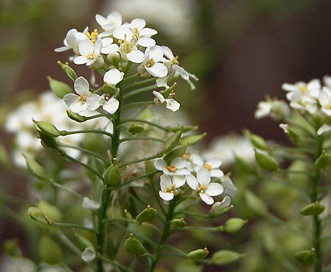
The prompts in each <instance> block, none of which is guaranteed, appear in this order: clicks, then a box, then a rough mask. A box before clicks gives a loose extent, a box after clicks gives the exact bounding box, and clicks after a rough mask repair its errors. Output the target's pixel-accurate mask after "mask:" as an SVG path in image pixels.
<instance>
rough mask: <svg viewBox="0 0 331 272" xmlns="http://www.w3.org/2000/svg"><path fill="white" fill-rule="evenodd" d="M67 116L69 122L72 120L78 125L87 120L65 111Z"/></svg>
mask: <svg viewBox="0 0 331 272" xmlns="http://www.w3.org/2000/svg"><path fill="white" fill-rule="evenodd" d="M66 112H67V115H68V117H69V118H70V119H71V120H74V121H76V122H78V123H82V122H85V121H86V120H87V118H86V117H85V116H81V115H79V114H78V113H75V112H72V111H70V110H67V111H66Z"/></svg>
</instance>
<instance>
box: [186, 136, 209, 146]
mask: <svg viewBox="0 0 331 272" xmlns="http://www.w3.org/2000/svg"><path fill="white" fill-rule="evenodd" d="M206 136H207V133H203V134H200V135H188V136H185V137H183V138H182V139H181V140H180V144H182V145H195V144H197V143H199V142H200V141H201V140H202V139H203V138H205V137H206Z"/></svg>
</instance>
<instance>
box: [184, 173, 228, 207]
mask: <svg viewBox="0 0 331 272" xmlns="http://www.w3.org/2000/svg"><path fill="white" fill-rule="evenodd" d="M186 181H187V184H188V185H189V186H190V187H191V188H192V189H193V190H195V191H196V192H197V193H198V194H199V196H200V198H201V199H202V201H203V202H205V203H206V204H208V205H212V204H213V203H214V199H213V198H212V196H218V195H220V194H222V193H223V186H222V185H221V184H219V183H216V182H210V181H211V177H210V174H209V171H208V170H207V169H205V168H202V169H200V170H199V171H198V173H197V177H195V176H193V175H187V177H186Z"/></svg>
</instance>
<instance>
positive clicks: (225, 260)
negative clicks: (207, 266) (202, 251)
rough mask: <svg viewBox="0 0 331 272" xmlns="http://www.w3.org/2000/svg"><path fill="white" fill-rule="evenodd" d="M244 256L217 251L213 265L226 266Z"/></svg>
mask: <svg viewBox="0 0 331 272" xmlns="http://www.w3.org/2000/svg"><path fill="white" fill-rule="evenodd" d="M242 256H243V254H240V253H238V252H235V251H231V250H219V251H216V252H215V253H214V254H213V256H212V257H211V260H212V263H213V264H216V265H226V264H230V263H233V262H235V261H237V260H239V259H240V258H241V257H242Z"/></svg>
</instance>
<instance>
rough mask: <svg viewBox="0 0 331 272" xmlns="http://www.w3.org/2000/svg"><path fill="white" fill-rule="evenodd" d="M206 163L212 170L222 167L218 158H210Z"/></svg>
mask: <svg viewBox="0 0 331 272" xmlns="http://www.w3.org/2000/svg"><path fill="white" fill-rule="evenodd" d="M207 163H208V164H209V165H210V166H211V167H212V168H218V167H220V166H221V165H222V160H221V159H220V158H212V159H209V160H208V161H207Z"/></svg>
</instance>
